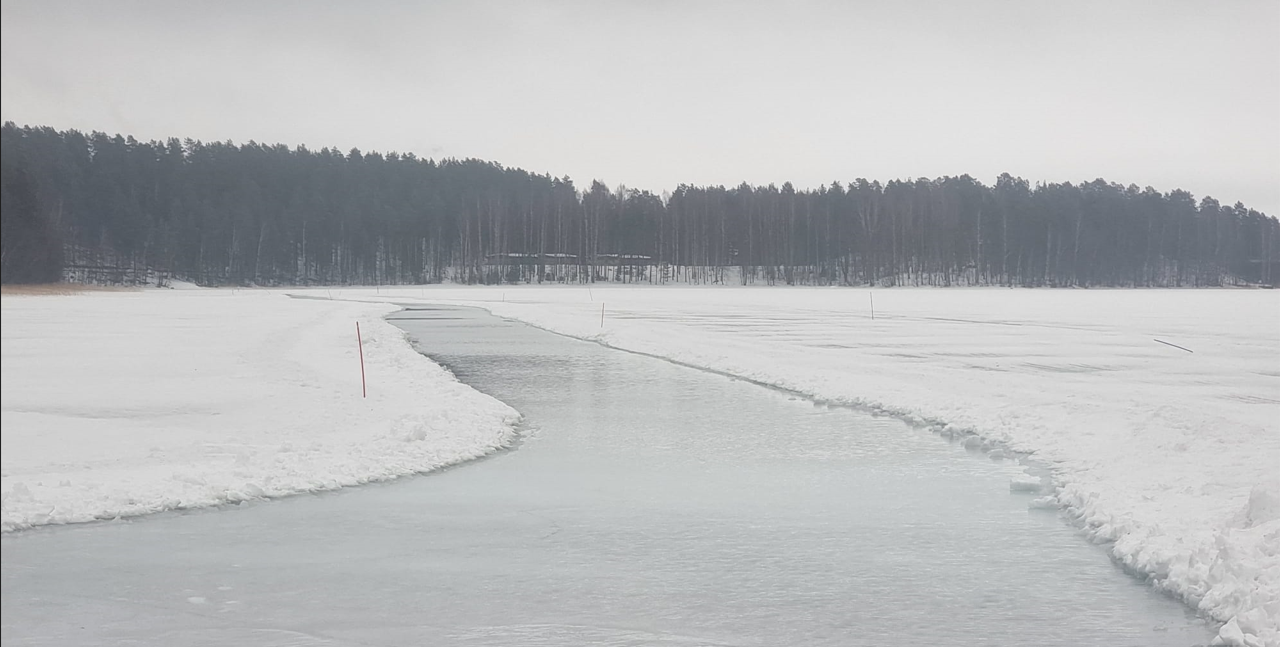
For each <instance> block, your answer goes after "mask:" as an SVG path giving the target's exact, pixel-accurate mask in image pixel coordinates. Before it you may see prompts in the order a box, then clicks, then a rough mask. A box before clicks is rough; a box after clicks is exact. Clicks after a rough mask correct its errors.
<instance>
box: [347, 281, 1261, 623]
mask: <svg viewBox="0 0 1280 647" xmlns="http://www.w3.org/2000/svg"><path fill="white" fill-rule="evenodd" d="M381 293H382V294H381V297H380V298H383V299H386V298H389V297H394V298H403V299H406V300H408V299H413V298H418V299H434V300H440V301H446V302H453V303H460V304H469V305H477V306H482V307H485V308H487V309H489V310H490V311H492V312H494V313H495V314H497V315H500V316H504V317H510V318H513V319H519V320H522V321H526V322H529V323H531V324H534V325H536V326H540V327H543V328H547V329H550V330H553V331H556V332H559V333H563V334H566V335H571V336H575V337H579V338H583V339H590V340H595V341H598V342H600V343H603V344H606V345H610V346H614V347H618V348H623V349H628V350H632V351H637V352H642V353H647V354H652V355H656V356H660V357H665V358H669V359H672V360H675V361H678V362H682V363H685V364H690V365H694V366H698V367H703V368H707V369H711V370H715V371H720V372H723V373H727V374H731V375H734V376H739V377H742V378H746V379H750V380H754V381H758V382H763V383H768V384H772V385H777V386H780V387H784V388H788V389H793V390H795V391H799V392H802V393H805V394H808V395H809V396H811V397H813V398H814V399H816V400H819V401H825V402H832V403H840V404H848V405H853V406H859V407H866V408H870V409H873V410H877V411H882V412H887V413H892V414H895V415H899V416H902V417H904V418H907V419H908V420H910V421H913V422H916V423H918V424H922V425H928V426H931V427H933V428H935V429H936V430H938V431H939V432H940V433H943V434H944V435H947V436H949V437H954V438H957V439H963V440H965V442H970V443H972V444H974V445H975V446H976V447H979V448H986V449H992V448H995V449H999V450H1001V451H1003V450H1006V449H1007V450H1018V451H1026V452H1034V453H1035V454H1036V455H1037V456H1038V457H1039V458H1040V459H1041V460H1044V461H1047V462H1049V463H1050V464H1051V465H1052V467H1053V481H1054V482H1053V483H1052V484H1050V485H1049V487H1048V488H1046V491H1047V492H1048V493H1049V495H1050V496H1051V497H1053V498H1052V499H1050V501H1052V500H1056V502H1057V503H1058V504H1059V505H1060V506H1062V507H1064V508H1065V509H1067V510H1068V511H1069V513H1070V514H1072V515H1075V516H1076V517H1077V518H1078V520H1079V521H1080V522H1081V523H1082V524H1083V525H1084V527H1085V528H1086V529H1087V530H1088V532H1089V533H1090V535H1091V536H1093V537H1094V538H1095V539H1096V540H1098V541H1100V542H1106V543H1108V545H1109V548H1110V550H1111V552H1112V554H1113V555H1114V556H1115V558H1116V559H1117V560H1119V561H1121V562H1122V563H1124V564H1125V565H1126V566H1127V567H1129V568H1131V569H1133V570H1134V571H1135V572H1139V573H1143V574H1145V575H1146V576H1147V577H1149V578H1150V580H1151V581H1152V583H1153V584H1154V585H1155V586H1157V587H1160V588H1162V589H1164V590H1167V591H1169V592H1171V593H1174V594H1176V595H1178V596H1180V597H1182V598H1183V599H1185V600H1186V601H1187V602H1188V603H1189V604H1191V605H1193V606H1196V607H1197V608H1199V609H1200V610H1202V611H1203V612H1205V613H1206V614H1208V615H1210V616H1212V617H1214V618H1216V619H1218V620H1220V621H1223V622H1225V623H1226V626H1225V627H1224V628H1223V632H1222V635H1221V636H1220V639H1221V641H1222V642H1223V643H1224V644H1237V645H1261V644H1265V645H1280V519H1277V517H1276V514H1275V501H1276V497H1277V496H1278V495H1277V491H1278V490H1277V488H1276V486H1275V485H1274V482H1273V481H1271V480H1270V479H1272V478H1274V474H1275V473H1276V472H1277V469H1278V468H1277V465H1280V332H1278V331H1280V326H1277V322H1280V294H1276V293H1274V292H1266V291H1250V290H1200V291H1193V290H1163V291H1155V290H1148V291H1135V290H1102V291H1098V290H1075V291H1069V290H1007V289H1005V290H1001V289H950V290H935V289H914V290H912V289H906V290H876V291H874V293H872V292H868V291H866V290H851V289H840V288H694V287H679V288H654V287H593V288H592V289H590V290H589V289H587V288H584V287H555V288H544V287H529V288H513V287H505V288H486V289H479V288H455V287H440V288H428V289H425V290H423V289H410V290H401V291H389V290H387V289H386V288H383V289H382V290H381ZM337 296H338V295H337V294H336V293H335V297H337ZM341 298H370V299H374V298H379V297H378V296H375V295H374V294H373V292H372V291H367V292H362V291H359V290H343V291H342V296H341ZM872 299H874V309H875V313H874V318H873V317H872V305H873V302H872ZM602 306H603V308H604V323H603V326H602V325H601V308H602ZM1157 340H1159V341H1157ZM1162 342H1163V343H1162ZM1169 344H1173V345H1169ZM1175 346H1180V347H1182V348H1178V347H1175ZM1183 349H1186V350H1183ZM968 434H978V435H979V437H970V436H968ZM1031 486H1032V483H1031V481H1030V480H1028V482H1027V483H1021V482H1018V483H1014V484H1011V488H1013V489H1031ZM1045 503H1046V501H1045V500H1044V499H1043V498H1042V499H1037V503H1036V505H1044V504H1045Z"/></svg>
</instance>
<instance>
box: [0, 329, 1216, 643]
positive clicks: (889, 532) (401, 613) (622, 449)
mask: <svg viewBox="0 0 1280 647" xmlns="http://www.w3.org/2000/svg"><path fill="white" fill-rule="evenodd" d="M394 319H398V320H399V321H397V323H398V325H400V326H402V327H403V328H405V329H406V330H408V331H409V332H410V333H411V334H412V335H413V336H414V338H415V339H416V340H417V342H418V343H419V345H420V347H421V349H422V350H423V351H424V352H426V353H427V354H428V355H430V356H431V357H433V358H434V359H436V360H437V361H440V362H442V363H445V364H446V365H448V366H450V367H451V368H452V369H453V370H454V372H455V373H456V374H457V375H458V376H459V378H460V379H462V380H463V381H465V382H467V383H469V384H471V385H473V386H475V387H476V388H478V389H480V390H482V391H484V392H486V393H489V394H492V395H494V396H495V397H497V398H499V399H501V400H503V401H505V402H507V403H508V404H510V405H512V406H514V407H515V408H517V409H518V410H520V411H521V412H522V413H523V414H525V416H526V423H525V424H526V427H527V437H526V440H525V441H524V442H523V443H522V444H521V445H520V446H519V447H518V448H517V449H516V450H514V451H511V452H504V453H501V454H498V455H496V456H494V457H491V458H489V459H485V460H481V461H478V462H475V463H472V464H468V465H463V466H461V467H458V468H456V469H451V470H447V471H445V472H441V473H438V474H434V475H430V476H427V477H423V478H414V479H408V480H404V481H401V482H396V483H391V484H387V485H375V486H368V487H364V488H358V489H351V490H345V491H341V492H338V493H334V494H329V495H322V496H300V497H294V498H289V499H284V500H280V501H274V502H269V503H257V504H251V505H245V506H239V507H237V508H234V509H224V510H206V511H199V512H192V513H187V514H162V515H155V516H151V517H144V518H140V519H138V520H134V521H128V522H116V523H107V524H95V525H85V526H71V527H61V528H52V529H42V530H37V531H33V532H25V533H19V534H10V535H6V536H5V537H4V538H3V641H4V643H5V644H6V645H11V644H14V645H16V644H50V645H77V644H83V645H87V644H94V645H97V644H123V643H130V644H136V643H143V644H164V645H192V644H237V645H331V644H332V645H423V644H472V645H516V644H519V645H525V644H556V645H565V644H570V645H571V644H616V645H639V644H681V645H686V644H687V645H798V644H805V645H814V644H838V645H885V644H903V643H908V644H929V645H1000V644H1008V645H1012V644H1037V645H1063V646H1066V645H1071V646H1076V645H1086V644H1105V645H1152V646H1154V645H1160V646H1167V645H1194V644H1204V643H1207V642H1208V641H1209V640H1210V639H1211V638H1212V636H1213V635H1214V632H1213V631H1211V630H1210V628H1209V627H1208V626H1206V625H1205V624H1204V623H1203V622H1202V621H1201V620H1199V619H1197V618H1196V617H1195V616H1194V615H1192V614H1190V613H1189V611H1188V610H1187V609H1186V608H1185V607H1184V606H1183V605H1181V604H1180V603H1178V602H1176V601H1174V600H1172V599H1169V598H1167V597H1165V596H1162V595H1160V594H1157V593H1155V592H1154V591H1152V590H1151V589H1150V588H1149V587H1147V586H1145V585H1144V584H1142V583H1141V582H1139V581H1137V580H1135V579H1133V578H1130V577H1129V576H1127V575H1125V574H1124V573H1123V572H1121V571H1120V570H1119V569H1117V568H1116V567H1115V566H1114V565H1113V564H1112V563H1111V562H1110V561H1109V560H1108V558H1107V557H1106V556H1105V554H1104V553H1103V551H1102V550H1100V549H1099V548H1097V547H1095V546H1092V545H1090V544H1088V543H1087V542H1085V541H1084V539H1083V538H1082V537H1081V536H1080V535H1079V534H1078V533H1077V532H1076V531H1075V530H1073V529H1072V528H1070V527H1069V526H1067V525H1066V524H1064V523H1063V522H1062V521H1061V520H1060V519H1059V518H1058V517H1057V516H1056V515H1054V514H1052V513H1045V512H1029V511H1028V510H1027V502H1028V498H1027V497H1026V496H1025V495H1012V494H1010V493H1009V488H1008V483H1009V479H1010V477H1012V476H1014V475H1017V474H1019V473H1020V472H1021V467H1020V466H1018V465H1016V464H1014V463H1011V462H993V461H991V460H989V459H987V458H986V457H985V456H981V455H977V454H971V453H968V452H965V451H964V450H962V449H959V448H958V447H956V446H954V445H950V444H948V443H946V442H944V441H942V440H941V439H940V438H939V437H937V436H935V435H933V434H930V433H928V432H925V431H921V430H916V429H912V428H910V427H907V426H906V425H904V424H902V423H900V422H898V421H895V420H892V419H883V418H873V417H870V416H868V415H866V414H863V413H860V412H857V411H852V410H847V409H828V408H825V407H815V406H814V405H813V404H811V403H809V402H807V401H804V400H799V399H795V398H793V397H791V396H789V395H787V394H785V393H782V392H779V391H774V390H769V389H765V388H763V387H759V386H756V385H753V384H749V383H745V382H741V381H734V380H731V379H729V378H725V377H722V376H719V375H715V374H711V373H706V372H701V371H697V370H694V369H690V368H685V367H680V366H676V365H673V364H670V363H666V362H663V361H660V360H656V359H651V358H647V357H641V356H636V355H631V354H627V353H623V352H619V351H615V350H608V349H605V348H602V347H600V346H597V345H594V344H590V343H586V342H580V341H574V340H570V339H567V338H563V337H558V336H555V335H552V334H550V333H547V332H544V331H540V330H537V329H534V328H530V327H528V326H525V325H522V324H515V323H509V322H505V321H502V320H499V319H496V318H494V317H491V316H489V315H487V314H484V313H482V312H480V311H477V310H472V309H460V308H459V309H455V308H428V309H415V310H411V311H406V312H403V313H400V314H398V315H396V316H395V317H394ZM424 397H430V394H424Z"/></svg>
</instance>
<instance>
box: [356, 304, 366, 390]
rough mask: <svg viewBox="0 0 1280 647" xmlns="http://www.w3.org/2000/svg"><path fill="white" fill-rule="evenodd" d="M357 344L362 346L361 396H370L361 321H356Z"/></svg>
mask: <svg viewBox="0 0 1280 647" xmlns="http://www.w3.org/2000/svg"><path fill="white" fill-rule="evenodd" d="M356 345H357V346H358V347H359V348H360V397H362V398H367V397H369V383H368V382H366V381H365V379H364V339H362V338H361V337H360V322H359V321H357V322H356Z"/></svg>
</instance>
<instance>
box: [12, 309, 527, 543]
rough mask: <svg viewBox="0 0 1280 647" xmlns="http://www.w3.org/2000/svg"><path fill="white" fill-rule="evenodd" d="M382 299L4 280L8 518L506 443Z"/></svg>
mask: <svg viewBox="0 0 1280 647" xmlns="http://www.w3.org/2000/svg"><path fill="white" fill-rule="evenodd" d="M396 309H397V308H396V307H394V306H390V305H386V304H377V303H373V304H368V303H350V302H338V301H327V300H326V301H321V300H302V299H291V298H288V297H286V296H283V295H280V294H267V293H263V292H257V291H246V290H237V291H232V290H216V291H215V290H192V291H167V290H151V291H141V292H91V293H85V294H79V295H73V296H40V297H23V296H5V297H4V298H3V299H0V311H2V312H3V318H4V326H3V329H2V334H0V342H2V344H3V371H2V372H0V378H2V379H0V385H2V394H3V398H2V400H3V409H2V410H0V418H2V423H0V429H2V430H3V432H2V435H0V439H2V441H3V450H2V451H0V456H2V459H0V460H2V470H0V492H2V494H0V496H2V497H3V502H2V503H0V506H2V512H0V517H2V522H3V529H4V531H6V532H8V531H12V530H15V529H21V528H28V527H31V526H38V525H42V524H51V523H69V522H80V521H90V520H94V519H109V518H114V517H120V516H129V515H138V514H144V513H149V512H156V511H161V510H170V509H183V508H193V507H200V506H208V505H216V504H222V503H233V502H238V501H244V500H247V499H257V498H262V497H274V496H281V495H288V494H295V493H299V492H312V491H319V490H331V489H334V488H338V487H342V486H347V485H355V484H360V483H365V482H369V481H377V480H385V479H392V478H396V477H399V476H404V475H409V474H414V473H419V472H424V471H428V470H432V469H435V468H439V467H441V466H445V465H450V464H453V463H457V462H459V461H464V460H467V459H471V458H475V457H478V456H481V455H484V454H486V453H489V452H492V451H494V450H495V449H497V448H500V447H502V446H504V445H506V444H508V443H509V442H510V441H511V439H512V437H513V433H514V431H513V430H514V424H515V422H516V420H517V414H516V412H515V411H514V410H512V409H511V408H509V407H507V406H506V405H504V404H502V403H500V402H498V401H497V400H494V399H493V398H490V397H489V396H486V395H483V394H481V393H479V392H477V391H475V390H474V389H472V388H470V387H468V386H466V385H464V384H461V383H459V382H458V381H457V380H455V379H454V378H453V376H452V375H451V374H450V373H449V372H448V371H446V370H444V369H442V368H440V367H439V366H437V365H435V364H433V363H432V362H430V361H429V360H427V359H426V358H425V357H423V356H421V355H419V354H418V353H416V352H415V351H414V350H413V349H412V348H411V347H410V345H409V343H408V341H407V340H406V339H405V337H404V335H403V333H402V332H401V331H400V330H398V329H397V328H395V327H393V326H392V325H391V324H389V323H387V322H385V321H384V320H383V319H382V315H384V314H386V313H388V312H391V311H394V310H396ZM356 321H359V322H360V325H361V331H362V333H363V336H364V354H365V361H366V364H367V368H368V376H369V397H368V398H362V397H361V384H360V361H359V357H358V354H357V353H358V350H357V343H356V329H355V323H356Z"/></svg>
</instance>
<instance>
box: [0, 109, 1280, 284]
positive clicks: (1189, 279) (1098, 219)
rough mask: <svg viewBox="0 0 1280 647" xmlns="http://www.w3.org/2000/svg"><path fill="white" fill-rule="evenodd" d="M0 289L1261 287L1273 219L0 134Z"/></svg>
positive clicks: (1011, 181) (1057, 192)
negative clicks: (636, 284) (619, 183)
mask: <svg viewBox="0 0 1280 647" xmlns="http://www.w3.org/2000/svg"><path fill="white" fill-rule="evenodd" d="M0 146H2V148H3V151H2V154H0V161H2V163H3V173H2V178H0V184H2V187H0V188H2V189H3V211H2V216H3V234H2V242H3V281H4V282H5V283H13V282H46V281H55V280H58V279H59V278H61V277H63V276H73V277H79V278H81V279H86V280H99V281H107V282H112V281H116V282H119V281H125V282H127V281H129V280H138V278H137V277H141V276H146V275H154V274H159V275H161V276H173V277H178V278H182V279H186V280H191V281H195V282H197V283H201V284H206V285H225V284H259V285H274V284H316V283H324V284H395V283H424V282H438V281H459V282H468V283H477V282H479V283H495V282H504V281H596V280H625V281H645V282H668V281H692V282H744V283H786V284H808V285H858V284H880V285H956V284H963V285H1022V286H1213V285H1229V284H1245V283H1248V284H1257V283H1262V284H1273V283H1275V282H1276V281H1277V279H1280V277H1278V276H1276V273H1277V268H1278V267H1280V240H1278V239H1280V223H1277V221H1276V219H1275V218H1272V217H1268V216H1266V215H1264V214H1261V213H1259V212H1257V211H1254V210H1252V209H1248V208H1246V207H1245V206H1244V205H1242V204H1240V203H1236V204H1235V205H1233V206H1225V205H1222V204H1220V203H1219V202H1218V201H1217V200H1214V199H1213V198H1209V197H1205V198H1203V199H1201V200H1199V201H1197V200H1196V199H1195V198H1194V197H1193V196H1192V195H1191V194H1190V193H1187V192H1185V191H1181V190H1175V191H1171V192H1168V193H1161V192H1159V191H1156V190H1154V189H1151V188H1145V189H1139V188H1138V187H1136V186H1133V185H1130V186H1127V187H1126V186H1121V185H1119V184H1113V183H1108V182H1105V181H1103V180H1095V181H1093V182H1087V183H1083V184H1071V183H1065V184H1040V185H1036V186H1034V187H1033V186H1031V185H1030V184H1029V183H1028V182H1027V181H1026V180H1022V179H1020V178H1015V177H1011V176H1009V175H1002V176H1001V177H1000V178H999V179H998V180H997V181H996V183H995V185H994V186H985V185H983V184H982V183H980V182H978V181H977V180H975V179H973V178H971V177H969V176H967V175H965V176H960V177H943V178H938V179H933V180H929V179H919V180H907V181H899V180H894V181H890V182H888V183H886V184H881V183H879V182H873V181H868V180H865V179H857V180H854V181H852V182H849V183H847V184H842V183H839V182H833V183H831V184H830V185H828V186H824V187H821V188H819V189H816V190H796V189H795V188H793V187H792V186H791V184H790V183H787V184H783V185H782V186H781V187H777V186H774V185H768V186H750V185H747V184H743V185H740V186H737V187H728V188H727V187H722V186H712V187H695V186H688V185H682V186H680V187H678V188H677V189H676V190H675V191H674V192H673V193H670V194H668V195H664V196H658V195H655V194H653V193H650V192H648V191H640V190H633V189H626V188H625V187H619V188H617V189H613V190H611V189H609V188H608V187H606V186H605V185H604V184H602V183H600V182H593V183H592V185H591V186H590V187H589V188H588V189H586V190H585V191H581V192H580V191H579V190H578V189H577V188H576V187H575V186H574V185H573V183H572V182H571V181H570V180H569V179H568V178H567V177H566V178H555V177H552V176H550V175H538V174H534V173H529V172H526V171H524V170H520V169H510V168H504V167H503V166H501V165H499V164H495V163H491V162H484V161H480V160H452V159H448V160H438V161H437V160H430V159H421V158H418V157H415V156H414V155H412V154H406V155H400V154H396V153H390V154H386V155H383V154H379V153H376V152H375V153H362V152H360V151H359V150H354V149H353V150H351V151H349V152H347V153H342V152H340V151H337V150H334V149H330V148H323V149H320V150H319V151H312V150H309V149H307V148H305V147H297V148H288V147H286V146H283V145H263V144H258V143H255V142H249V143H247V144H242V145H236V144H234V143H232V142H211V143H206V142H199V141H193V140H189V139H188V140H185V141H179V140H177V139H170V140H167V141H164V142H156V141H153V142H140V141H137V140H135V139H133V138H132V137H122V136H119V135H116V136H110V135H107V134H105V133H99V132H95V133H91V134H88V135H86V134H83V133H81V132H78V131H74V130H68V131H56V130H53V129H51V128H36V127H18V126H16V125H14V124H13V123H6V124H4V127H3V139H2V141H0Z"/></svg>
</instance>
